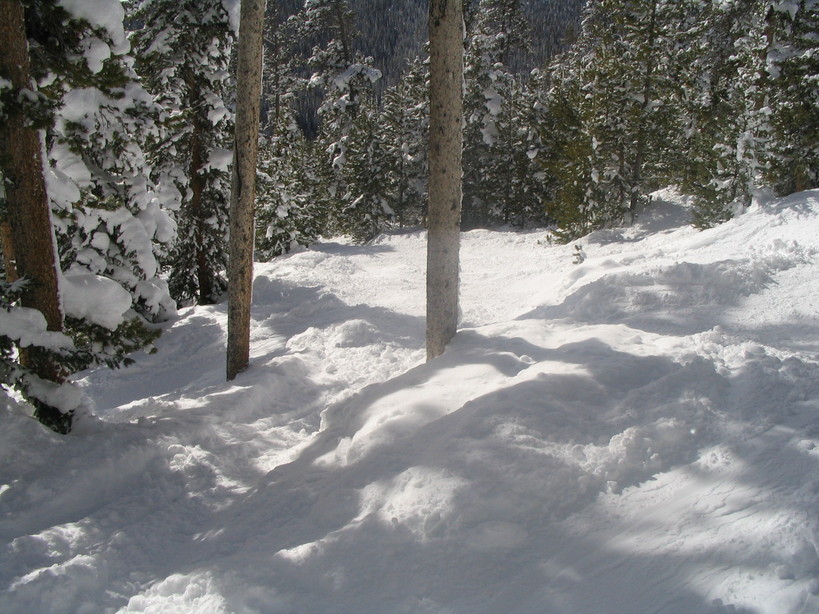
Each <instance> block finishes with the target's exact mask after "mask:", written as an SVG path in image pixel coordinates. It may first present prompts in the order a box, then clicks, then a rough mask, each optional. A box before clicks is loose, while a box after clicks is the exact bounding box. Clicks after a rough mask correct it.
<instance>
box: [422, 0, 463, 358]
mask: <svg viewBox="0 0 819 614" xmlns="http://www.w3.org/2000/svg"><path fill="white" fill-rule="evenodd" d="M463 27H464V25H463V4H462V0H430V3H429V43H430V118H429V124H430V126H429V213H428V218H427V221H428V230H429V234H428V240H427V360H430V359H432V358H435V357H436V356H439V355H441V354H442V353H443V351H444V348H445V347H446V344H447V343H449V341H450V340H451V339H452V338H453V337H454V336H455V331H456V329H457V325H458V267H459V250H460V225H461V196H462V188H461V183H462V174H463V171H462V167H461V155H462V149H463V54H464V47H463V44H464V43H463V36H464V31H463Z"/></svg>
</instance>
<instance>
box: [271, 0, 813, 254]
mask: <svg viewBox="0 0 819 614" xmlns="http://www.w3.org/2000/svg"><path fill="white" fill-rule="evenodd" d="M339 3H340V4H342V5H344V11H343V12H339V11H338V10H337V9H334V12H333V13H332V14H335V15H341V14H343V15H345V16H346V17H345V19H346V22H345V23H346V24H347V25H346V26H345V27H346V28H347V29H348V30H349V32H347V34H346V37H342V36H341V34H342V32H345V28H343V27H340V25H339V24H335V25H332V24H331V23H330V22H326V23H325V25H324V26H322V27H320V28H316V27H315V23H316V22H315V20H314V21H313V30H312V32H313V34H314V35H315V36H317V37H318V38H317V39H316V40H320V41H321V42H320V44H317V45H316V46H315V47H314V48H313V51H312V52H311V54H309V55H306V56H305V57H309V58H310V60H309V61H307V62H306V63H305V62H302V68H301V69H300V70H301V73H299V69H298V68H297V67H295V66H294V67H292V70H293V72H292V73H291V74H302V75H303V77H302V80H301V82H299V81H298V80H291V81H289V83H290V84H291V85H292V86H293V87H292V89H291V90H290V91H288V92H287V96H288V100H289V101H291V103H292V104H291V109H292V112H293V113H294V116H293V117H295V119H296V122H297V123H300V124H301V125H305V123H310V122H305V120H304V119H303V118H302V119H299V115H300V114H303V113H304V112H305V109H304V107H303V106H302V105H300V104H299V103H298V101H303V100H304V99H305V95H306V94H305V92H308V91H309V92H310V94H311V95H312V96H314V97H317V98H316V100H317V102H316V106H317V108H319V114H318V120H319V121H318V124H316V126H315V128H314V130H315V131H316V136H315V138H313V137H312V136H311V135H310V134H307V135H306V136H307V137H308V138H306V140H305V141H304V142H303V143H302V144H301V145H300V147H302V149H301V150H300V151H302V152H308V151H309V152H310V153H308V154H304V155H307V157H308V158H309V159H310V161H309V162H307V161H305V163H303V164H302V165H301V167H300V168H302V169H304V168H308V167H309V168H311V169H312V171H310V177H311V179H312V182H308V181H305V180H301V183H300V185H301V186H302V188H300V189H301V191H300V192H299V194H300V195H301V196H302V197H304V196H305V195H308V194H309V196H306V198H305V202H309V203H312V204H313V205H315V207H316V209H315V210H313V211H311V212H307V211H306V210H305V209H304V207H303V205H298V206H296V205H294V206H293V207H292V210H293V211H294V213H295V215H294V219H299V220H301V221H300V222H299V224H300V226H302V227H304V226H305V224H304V218H302V217H301V216H300V214H299V212H304V213H305V215H306V216H307V217H309V218H310V219H312V220H313V221H314V223H313V224H307V225H306V226H309V227H310V228H311V232H314V233H315V235H317V234H321V233H343V234H348V235H350V236H352V237H353V239H354V240H356V241H361V242H363V241H367V240H369V239H371V238H372V237H373V236H375V235H377V234H378V233H379V232H382V231H384V230H389V229H393V228H400V227H404V226H419V225H423V224H424V222H425V202H426V173H427V168H426V159H427V155H428V153H427V151H426V146H427V145H426V125H427V124H426V122H427V121H428V120H427V119H426V118H427V114H428V100H427V97H428V94H427V91H428V73H427V70H428V69H427V68H426V64H425V58H426V53H427V52H426V51H425V50H423V49H419V53H418V55H417V56H416V57H415V59H411V60H409V63H408V65H407V66H408V67H407V68H406V69H404V72H403V78H402V79H399V80H397V81H396V78H395V75H394V74H390V75H389V80H388V81H387V82H386V83H385V78H384V77H383V76H382V78H381V79H376V78H375V77H376V75H375V70H376V69H378V68H379V65H378V62H377V61H375V60H372V59H367V58H362V57H360V56H359V57H358V58H357V59H356V58H353V52H352V51H351V50H350V48H349V45H350V41H354V45H360V48H366V47H367V45H366V43H365V42H364V41H367V40H370V39H375V40H382V38H380V37H383V32H382V31H381V30H376V31H375V32H364V33H363V34H359V33H358V32H356V31H355V30H354V24H356V23H360V19H359V18H357V17H356V15H355V14H354V13H351V12H350V11H349V10H348V9H350V8H352V7H354V6H356V4H357V3H356V2H349V3H347V2H340V0H338V1H336V2H331V3H329V5H333V6H337V5H338V4H339ZM307 4H309V5H310V6H311V7H312V10H313V11H316V10H318V9H319V8H320V7H321V6H323V5H324V4H327V3H324V2H315V3H313V2H311V3H307ZM314 5H315V6H314ZM421 5H425V3H423V2H416V3H412V2H407V3H393V8H392V9H390V10H387V12H386V16H385V20H384V23H385V24H392V25H387V26H385V27H388V28H397V26H395V22H396V15H401V16H402V17H403V18H404V19H406V20H407V24H408V30H412V29H413V28H415V27H416V24H417V22H418V11H419V10H420V9H421ZM536 5H537V6H539V7H541V8H543V9H548V12H550V13H551V14H553V15H556V16H557V17H558V18H559V19H558V21H560V23H561V24H562V29H561V32H562V34H563V39H562V42H563V46H562V47H561V46H560V45H559V43H558V42H556V40H555V37H554V36H551V35H550V36H551V38H550V42H548V44H546V42H544V40H543V37H544V36H545V31H544V30H543V24H542V22H540V21H538V20H537V19H535V18H533V14H534V13H533V11H534V7H535V6H536ZM465 8H466V13H465V22H466V27H467V37H466V41H465V44H466V56H465V99H464V108H465V127H464V202H463V216H462V227H463V228H465V229H468V228H476V227H486V226H497V225H508V226H511V227H519V228H520V227H527V226H533V225H551V226H553V227H554V228H555V235H556V237H557V238H558V239H559V240H569V239H572V238H575V237H578V236H582V235H584V234H586V233H588V232H590V231H592V230H594V229H595V228H601V227H605V226H607V225H612V224H619V223H622V222H623V221H626V220H630V219H633V218H634V216H636V215H638V214H639V212H640V211H641V210H642V209H643V208H644V207H645V206H647V205H648V204H649V201H650V194H651V193H652V192H653V191H654V190H656V189H658V188H660V187H664V186H666V185H677V186H679V187H680V189H681V190H682V191H683V192H685V193H687V194H689V195H691V196H692V197H693V203H694V204H693V209H692V223H693V224H694V225H696V226H697V227H700V228H706V227H708V226H711V225H713V224H716V223H719V222H721V221H724V220H726V219H729V218H730V217H731V216H732V215H733V214H734V212H735V211H737V210H738V208H740V207H742V206H746V205H748V204H750V202H751V200H752V198H753V196H754V194H755V193H756V192H757V191H758V190H759V189H760V188H763V187H765V186H767V187H769V188H772V189H774V190H775V191H776V193H777V194H784V193H788V192H789V191H793V190H797V189H805V188H807V187H813V186H816V185H817V180H818V179H819V178H818V177H817V173H818V172H819V171H817V168H819V165H817V142H819V135H817V128H816V126H817V114H818V112H817V109H819V105H818V104H817V82H818V81H817V77H816V75H817V73H819V70H817V67H816V63H817V59H816V58H817V54H816V51H815V50H816V48H817V44H818V43H817V40H816V39H815V37H814V36H813V34H812V33H814V32H816V25H817V13H819V9H817V3H816V0H801V1H799V2H787V3H784V2H774V1H771V0H750V1H745V0H744V1H742V2H738V1H736V2H734V1H728V2H716V1H713V0H680V1H678V0H626V1H621V0H617V1H614V0H599V1H597V2H593V3H589V4H588V5H587V6H586V7H585V8H584V9H583V11H582V13H581V14H580V16H579V18H577V19H574V18H573V17H574V16H576V14H577V13H576V11H577V10H578V5H577V3H573V2H563V3H548V2H544V3H538V2H532V1H526V0H471V1H469V2H466V3H465ZM385 10H386V9H385ZM573 11H574V12H573ZM304 14H305V11H302V12H301V13H299V14H297V15H302V17H298V16H297V17H291V18H290V19H291V22H292V20H293V19H304V17H303V15H304ZM368 18H369V17H368ZM280 19H281V18H280ZM304 31H305V30H302V32H304ZM391 31H392V30H391ZM339 37H341V38H339ZM345 40H346V43H345V42H344V41H345ZM401 40H403V39H401ZM569 43H571V44H569ZM301 44H302V46H303V45H304V37H302V43H301ZM377 47H378V45H372V46H371V47H370V48H377ZM345 48H346V49H347V51H346V53H347V56H346V57H343V58H342V56H341V55H339V54H340V53H341V51H343V50H344V49H345ZM544 48H548V54H550V55H549V59H548V61H545V60H544V61H542V62H540V63H539V64H536V63H535V60H534V58H537V57H541V58H543V57H545V56H544V52H543V49H544ZM292 49H293V51H291V54H292V53H295V46H294V47H292ZM332 49H336V50H337V51H336V55H335V56H333V57H334V58H335V59H334V60H333V62H330V63H328V62H325V63H324V64H323V66H324V68H322V69H321V70H319V68H318V67H319V66H320V63H318V62H317V61H316V58H318V57H328V54H331V50H332ZM538 50H539V51H538ZM557 51H561V53H560V54H558V55H554V54H555V52H557ZM539 54H540V55H539ZM382 55H383V54H382ZM388 64H389V65H390V67H391V69H392V67H393V66H395V65H396V64H395V62H394V61H393V60H391V61H389V62H388ZM331 65H332V66H334V68H333V69H332V70H329V71H328V68H327V67H328V66H331ZM311 67H312V68H311ZM333 71H335V72H333ZM366 77H369V78H370V79H371V81H370V82H369V83H368V82H367V78H366ZM355 79H358V83H359V84H360V86H359V87H358V88H357V89H350V90H349V93H347V90H346V89H344V88H347V87H348V86H349V87H352V84H353V83H355ZM309 84H312V85H313V87H312V88H311V87H309ZM317 84H318V85H319V86H320V87H318V88H316V87H315V86H316V85H317ZM339 88H342V89H339ZM357 92H358V93H357ZM279 99H280V100H281V98H279ZM283 125H284V124H283ZM288 125H289V126H290V127H291V128H292V121H291V122H290V123H289V124H288ZM311 125H312V124H311ZM269 134H270V135H271V142H274V141H275V140H276V139H277V138H280V137H277V136H274V134H275V131H272V130H271V131H269ZM286 138H291V137H286ZM297 174H298V172H297ZM308 183H310V185H308ZM279 185H282V186H286V185H288V184H287V182H286V181H280V183H279ZM282 192H283V193H291V192H290V188H289V187H287V188H285V189H284V190H282ZM272 194H273V192H271V195H272ZM272 198H273V199H274V201H275V199H276V198H277V197H275V196H272ZM289 198H290V199H291V200H290V202H293V203H296V202H297V200H298V199H294V198H293V197H289ZM268 210H269V209H268ZM275 210H276V211H279V212H284V211H289V210H291V207H282V206H281V203H276V204H275ZM264 215H266V217H267V219H271V218H272V216H271V215H270V214H269V213H268V214H262V216H264ZM285 217H286V216H280V217H279V218H278V219H279V222H278V223H279V224H280V225H286V222H284V221H283V220H284V219H285ZM271 234H272V236H278V235H277V232H272V233H271V227H268V232H266V235H265V238H266V237H267V235H271ZM287 234H288V236H291V237H293V239H294V240H291V244H293V245H295V244H306V243H309V241H310V240H311V236H308V235H307V234H304V233H299V232H296V231H295V230H292V231H290V232H289V233H287ZM315 235H313V236H315ZM296 237H300V239H295V238H296ZM262 243H263V240H262V239H260V245H261V244H262ZM287 249H288V248H287V246H286V245H285V244H284V243H279V247H278V248H277V250H273V251H271V250H270V249H267V250H264V253H265V254H266V255H272V254H274V253H276V251H278V250H281V251H286V250H287ZM260 253H262V250H260Z"/></svg>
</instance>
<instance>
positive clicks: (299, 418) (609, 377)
mask: <svg viewBox="0 0 819 614" xmlns="http://www.w3.org/2000/svg"><path fill="white" fill-rule="evenodd" d="M658 198H665V199H666V200H660V201H659V202H657V203H655V205H654V206H653V207H652V208H651V209H650V210H648V211H647V212H645V213H644V214H643V215H642V216H641V217H640V218H639V219H638V222H637V223H636V224H635V225H634V226H632V227H629V228H621V229H612V230H606V231H599V232H596V233H594V234H592V235H590V236H589V237H586V238H585V239H583V240H581V241H580V242H579V243H580V244H582V252H583V254H584V256H585V259H584V260H583V261H582V262H579V263H578V262H577V260H578V259H577V258H576V257H575V255H576V252H577V250H576V249H575V246H574V245H573V244H572V245H565V246H560V245H550V244H549V242H548V240H547V233H545V232H527V233H512V232H493V231H473V232H470V233H466V234H465V235H464V236H463V242H462V309H463V314H462V330H461V332H460V333H459V334H458V337H457V338H456V340H455V342H454V343H453V344H452V346H451V347H450V348H449V349H448V350H447V352H446V353H445V354H444V355H443V356H442V357H440V358H439V359H436V360H434V361H432V362H430V363H428V364H424V362H423V356H424V352H423V347H422V346H423V339H424V322H423V309H424V294H423V293H424V265H425V257H426V255H425V236H424V234H423V233H421V232H414V233H406V234H395V235H389V236H384V237H381V238H380V239H378V240H377V241H376V242H375V243H374V244H373V245H368V246H365V247H357V246H352V245H348V244H346V243H344V242H335V243H334V242H326V243H323V244H320V245H317V246H315V247H314V248H313V249H311V250H309V251H304V252H302V253H297V254H292V255H290V256H288V257H284V258H281V259H278V260H276V261H275V262H272V263H269V264H263V265H258V266H257V270H256V281H255V286H254V308H253V329H252V343H253V355H252V358H251V368H250V370H249V371H247V372H246V373H244V374H242V375H241V376H240V377H239V378H238V379H237V380H236V381H235V382H232V383H230V384H228V383H225V382H224V375H223V373H224V355H223V353H224V350H223V348H224V339H225V329H226V309H225V306H224V305H217V306H213V307H197V308H189V309H184V310H181V312H180V316H179V318H178V320H176V321H175V322H173V323H172V325H170V326H169V327H168V328H167V330H166V331H165V333H164V335H163V336H162V338H161V339H160V340H159V341H158V343H157V345H158V350H159V351H158V352H157V353H155V354H152V355H142V356H139V357H138V358H137V361H136V364H135V365H134V366H132V367H129V368H127V369H124V370H121V371H118V372H110V371H105V370H98V371H93V372H89V373H87V374H84V377H83V378H82V380H81V384H82V385H83V387H84V390H85V392H86V394H87V396H88V398H89V399H90V401H91V402H92V403H93V407H94V409H93V414H88V415H84V416H82V417H81V419H79V420H78V427H77V430H76V432H74V433H73V434H71V435H70V436H68V437H60V436H57V435H52V434H51V433H49V432H46V431H45V430H43V429H42V428H41V427H40V426H38V425H37V424H36V423H35V422H34V421H33V420H30V419H29V418H27V417H26V416H25V415H24V412H23V410H22V408H21V407H18V406H16V405H14V404H11V405H9V404H8V403H6V405H7V406H5V407H3V408H2V413H0V419H1V420H2V422H3V428H2V429H0V459H1V460H2V462H1V464H0V541H2V550H0V591H2V592H0V611H2V612H6V613H9V614H12V613H21V614H22V613H26V614H29V613H31V612H51V613H56V612H72V613H73V612H77V613H86V612H123V613H125V612H128V613H136V612H142V613H160V612H162V613H167V612H175V613H194V612H197V613H199V612H202V613H205V612H207V613H219V612H224V613H227V612H235V613H251V612H258V613H268V612H269V613H274V612H275V613H279V612H281V613H293V614H327V613H330V612H332V613H339V614H347V613H350V614H353V613H356V614H365V613H373V614H376V613H383V614H395V613H398V614H400V613H412V614H414V613H429V614H432V613H434V614H445V613H446V614H460V613H464V614H466V613H469V614H475V613H486V614H489V613H492V614H510V613H520V614H523V613H527V614H544V613H545V614H584V613H588V614H592V613H593V614H647V613H665V614H691V613H703V612H705V613H720V612H741V613H754V614H762V613H765V614H784V613H794V614H795V613H798V612H801V613H812V612H819V557H817V550H816V548H817V544H818V543H819V370H817V365H819V319H817V310H819V285H818V284H817V279H819V191H811V192H805V193H801V194H798V195H794V196H791V197H788V198H786V199H780V200H776V201H772V202H769V203H764V204H758V205H755V206H754V207H752V208H751V209H750V210H749V211H748V212H746V213H744V214H743V215H741V216H739V217H738V218H736V219H735V220H733V221H731V222H729V223H726V224H724V225H722V226H719V227H717V228H714V229H711V230H708V231H704V232H698V231H696V230H694V229H692V228H690V227H689V226H687V223H686V222H687V216H688V211H687V209H686V206H685V204H684V203H683V202H680V199H678V198H675V197H674V196H673V194H671V193H662V194H659V195H658Z"/></svg>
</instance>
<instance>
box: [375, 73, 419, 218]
mask: <svg viewBox="0 0 819 614" xmlns="http://www.w3.org/2000/svg"><path fill="white" fill-rule="evenodd" d="M378 121H379V125H380V127H381V128H380V130H381V132H382V134H383V140H382V147H383V155H384V165H385V166H384V169H383V175H382V176H381V182H382V185H383V187H384V192H383V193H384V198H385V201H386V206H387V207H388V208H389V209H390V210H391V211H393V212H394V221H395V223H396V224H397V225H398V226H399V227H404V226H420V225H422V223H423V220H424V219H425V217H426V209H427V174H428V172H429V164H428V150H427V134H428V132H429V62H428V60H427V61H425V60H422V59H421V58H416V59H415V60H414V61H413V62H412V63H411V65H410V67H409V69H408V71H407V73H406V74H405V75H404V78H403V79H401V81H400V82H399V83H397V84H396V85H394V86H393V87H391V88H389V89H388V90H387V91H386V92H385V93H384V98H383V110H382V112H381V115H380V117H379V120H378Z"/></svg>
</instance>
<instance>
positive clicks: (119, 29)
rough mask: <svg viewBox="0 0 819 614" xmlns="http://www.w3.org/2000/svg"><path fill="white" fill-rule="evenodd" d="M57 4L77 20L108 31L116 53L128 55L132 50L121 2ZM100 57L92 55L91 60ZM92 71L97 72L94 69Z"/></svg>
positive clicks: (89, 0)
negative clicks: (124, 25)
mask: <svg viewBox="0 0 819 614" xmlns="http://www.w3.org/2000/svg"><path fill="white" fill-rule="evenodd" d="M57 4H59V5H60V6H62V7H63V8H64V9H65V10H66V11H68V12H69V13H70V14H71V15H72V16H73V17H74V18H75V19H84V20H86V21H87V22H88V23H90V24H91V25H92V26H94V27H100V28H103V29H104V30H106V31H107V32H108V35H109V36H110V37H111V42H112V43H113V44H114V45H115V49H114V52H115V53H117V54H122V53H126V52H127V51H128V50H129V49H130V45H129V44H128V40H127V38H126V37H125V29H124V28H123V25H122V23H123V20H124V19H125V9H124V8H123V7H122V2H120V1H119V0H57ZM99 42H102V41H99ZM106 47H107V45H106ZM99 57H100V56H99V52H96V53H93V54H92V56H91V57H90V58H89V60H92V61H93V60H95V59H97V58H99ZM102 59H107V58H102ZM89 66H93V64H92V63H91V62H89ZM92 71H93V72H97V71H95V70H94V69H93V67H92Z"/></svg>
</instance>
